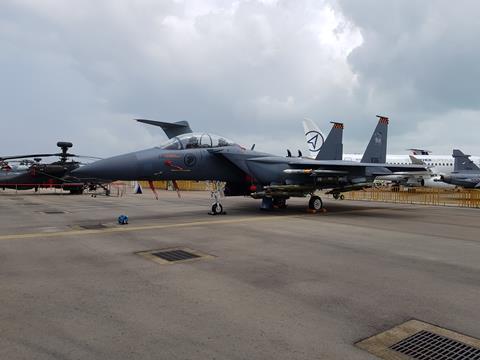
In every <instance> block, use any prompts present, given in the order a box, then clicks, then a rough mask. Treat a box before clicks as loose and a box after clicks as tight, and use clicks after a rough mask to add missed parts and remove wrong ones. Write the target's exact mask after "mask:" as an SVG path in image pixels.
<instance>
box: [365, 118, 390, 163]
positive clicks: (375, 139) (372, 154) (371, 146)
mask: <svg viewBox="0 0 480 360" xmlns="http://www.w3.org/2000/svg"><path fill="white" fill-rule="evenodd" d="M377 117H378V124H377V127H376V128H375V131H374V132H373V135H372V138H371V139H370V142H369V143H368V146H367V149H366V150H365V152H364V153H363V157H362V162H365V163H386V162H387V133H388V118H387V117H385V116H380V115H377Z"/></svg>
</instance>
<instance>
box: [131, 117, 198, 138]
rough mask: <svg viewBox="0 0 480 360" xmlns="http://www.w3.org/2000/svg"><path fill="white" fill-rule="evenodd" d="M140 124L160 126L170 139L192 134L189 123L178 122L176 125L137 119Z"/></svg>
mask: <svg viewBox="0 0 480 360" xmlns="http://www.w3.org/2000/svg"><path fill="white" fill-rule="evenodd" d="M135 120H137V121H138V122H141V123H144V124H148V125H153V126H159V127H161V128H162V129H163V131H165V134H166V135H167V136H168V138H169V139H171V138H173V137H175V136H178V135H182V134H190V133H191V132H192V129H191V128H190V124H189V123H188V121H178V122H174V123H169V122H164V121H155V120H147V119H135Z"/></svg>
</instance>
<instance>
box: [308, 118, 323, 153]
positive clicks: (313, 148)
mask: <svg viewBox="0 0 480 360" xmlns="http://www.w3.org/2000/svg"><path fill="white" fill-rule="evenodd" d="M303 130H304V131H305V139H306V141H307V146H308V151H309V153H310V157H311V158H312V159H315V158H316V157H317V154H318V152H319V151H320V148H321V147H322V146H323V143H324V142H325V137H324V136H323V133H322V132H321V131H320V129H319V128H318V126H317V124H315V123H314V122H313V121H312V120H310V119H304V120H303Z"/></svg>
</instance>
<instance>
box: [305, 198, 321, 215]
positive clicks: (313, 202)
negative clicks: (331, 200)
mask: <svg viewBox="0 0 480 360" xmlns="http://www.w3.org/2000/svg"><path fill="white" fill-rule="evenodd" d="M308 208H309V210H312V211H315V212H316V211H320V210H322V209H323V201H322V199H321V198H320V196H316V195H312V196H311V197H310V201H309V202H308Z"/></svg>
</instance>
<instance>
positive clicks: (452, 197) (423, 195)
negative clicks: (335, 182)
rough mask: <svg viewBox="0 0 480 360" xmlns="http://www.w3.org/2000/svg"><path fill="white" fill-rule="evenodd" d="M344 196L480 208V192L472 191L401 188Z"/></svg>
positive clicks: (353, 192)
mask: <svg viewBox="0 0 480 360" xmlns="http://www.w3.org/2000/svg"><path fill="white" fill-rule="evenodd" d="M344 195H345V199H348V200H363V201H380V202H392V203H402V204H422V205H435V206H439V205H440V206H460V207H471V208H480V191H479V190H470V189H465V190H457V189H455V190H446V189H432V188H407V189H402V188H401V189H399V190H398V191H392V190H390V189H383V188H372V189H366V190H363V191H352V192H347V193H344Z"/></svg>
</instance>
